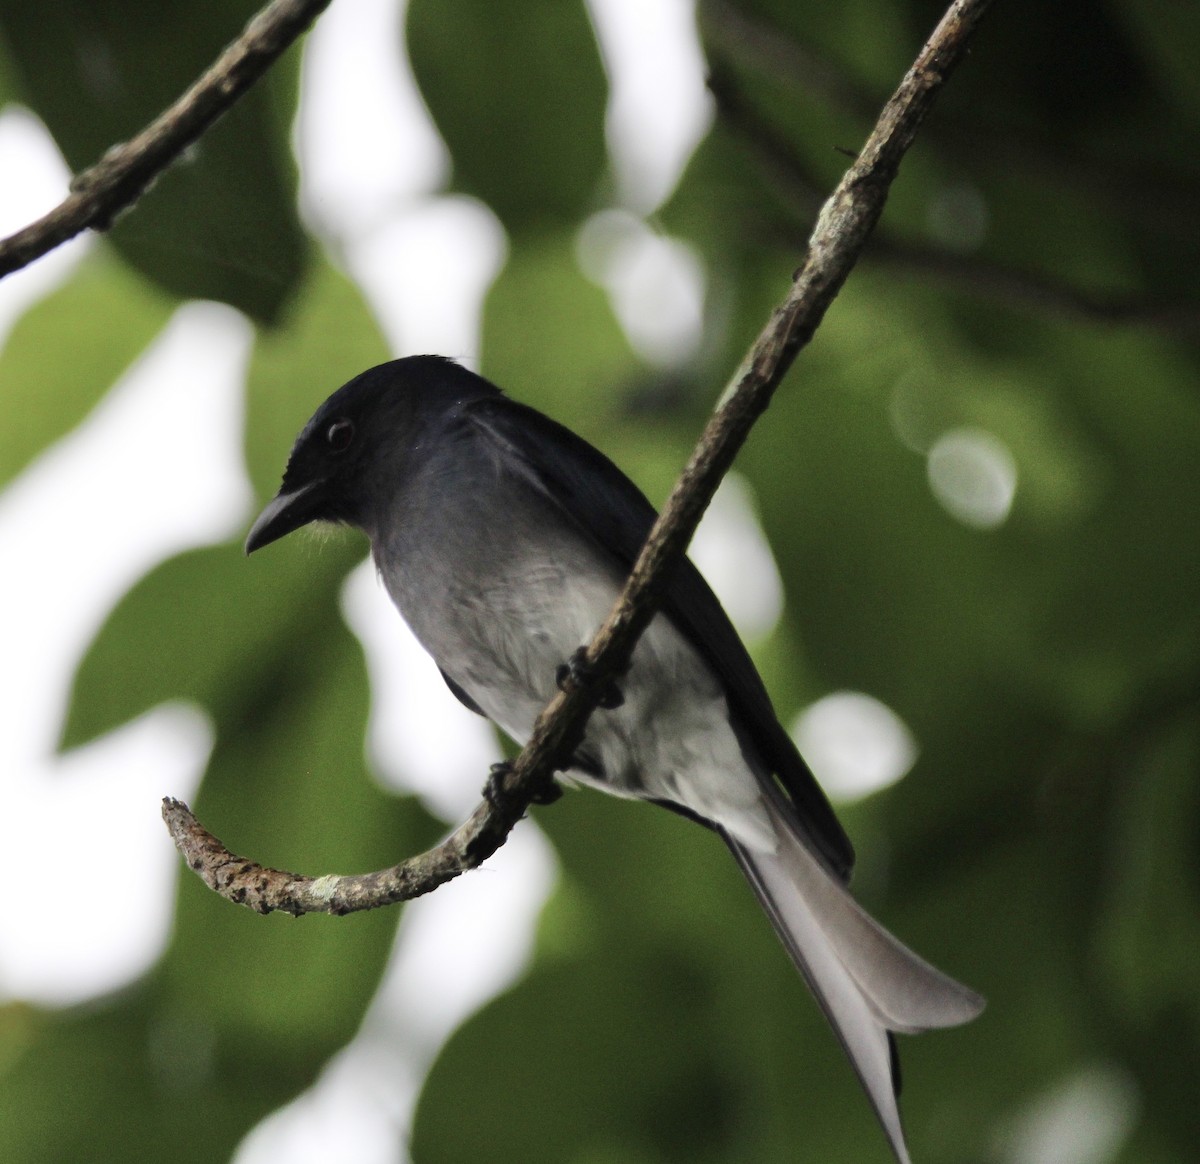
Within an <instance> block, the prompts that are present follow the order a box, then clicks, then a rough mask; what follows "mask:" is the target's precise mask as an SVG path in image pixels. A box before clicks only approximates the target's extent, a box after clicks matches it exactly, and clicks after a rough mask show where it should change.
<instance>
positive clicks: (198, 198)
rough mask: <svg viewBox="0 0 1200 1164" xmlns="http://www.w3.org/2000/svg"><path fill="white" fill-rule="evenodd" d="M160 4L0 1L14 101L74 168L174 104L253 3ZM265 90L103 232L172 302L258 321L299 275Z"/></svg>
mask: <svg viewBox="0 0 1200 1164" xmlns="http://www.w3.org/2000/svg"><path fill="white" fill-rule="evenodd" d="M256 7H257V6H256V5H255V4H249V3H245V2H244V0H219V2H217V3H212V4H205V5H202V6H201V7H199V8H197V7H196V6H195V5H192V4H188V3H185V2H184V0H164V2H163V3H161V4H155V5H154V6H152V7H150V8H147V7H146V6H145V5H144V4H141V3H139V2H138V0H115V2H112V3H106V4H103V5H90V6H83V7H80V6H78V5H49V6H47V5H44V4H39V3H37V2H36V0H9V2H7V3H5V4H4V5H3V6H0V33H2V34H3V36H4V38H5V40H6V42H7V44H8V49H9V53H10V55H11V58H12V60H13V62H14V65H15V67H16V68H17V70H18V71H19V75H20V80H21V86H22V95H23V97H24V99H25V100H26V101H27V102H28V103H29V104H30V105H31V107H32V108H33V109H34V111H35V112H36V113H37V114H38V116H39V117H41V119H42V120H43V121H44V122H45V123H46V125H47V126H48V127H49V129H50V132H51V133H52V134H53V135H54V137H55V140H56V141H57V142H58V144H59V147H60V149H61V150H62V151H63V153H64V154H65V155H66V158H67V162H68V164H69V165H70V166H71V168H72V169H73V170H75V171H77V172H78V171H79V170H82V169H84V168H85V167H87V166H89V165H91V164H92V163H94V162H96V161H98V160H99V158H100V157H101V155H102V154H103V153H104V152H105V150H107V149H108V148H109V147H110V146H113V145H116V144H117V143H119V142H122V141H125V140H126V139H128V138H130V137H132V136H133V135H134V134H135V133H137V132H138V131H139V130H141V129H142V128H143V127H144V126H145V125H146V124H148V123H149V122H150V121H151V120H152V119H153V118H154V117H156V116H157V115H158V114H159V113H161V112H162V111H163V110H164V109H166V108H167V106H168V105H170V104H171V103H172V102H173V101H174V100H175V99H176V98H177V97H179V96H180V95H181V94H182V93H183V92H184V91H185V90H186V89H187V87H188V86H189V85H191V84H192V82H193V81H195V80H196V79H197V78H198V76H199V75H200V73H201V72H202V71H203V70H204V69H206V68H207V67H208V66H209V65H210V64H211V63H212V61H213V60H214V59H215V57H216V55H217V53H218V52H219V51H220V50H221V49H222V48H223V47H224V46H225V44H227V43H228V42H229V41H230V40H232V39H233V37H234V36H236V35H237V34H238V33H239V32H240V31H241V29H242V26H243V24H244V23H245V21H246V20H247V19H248V18H249V16H250V15H251V14H252V13H253V12H254V11H255V9H256ZM271 99H272V95H270V94H268V93H267V92H266V90H265V89H262V88H256V89H254V90H252V91H251V92H250V93H249V94H247V95H246V96H245V97H243V98H242V100H241V101H240V102H239V103H238V104H237V105H236V106H235V107H234V109H233V110H231V111H230V112H229V113H227V114H226V115H225V116H224V117H223V118H222V119H221V120H220V121H219V122H218V123H217V124H216V125H215V126H214V127H213V128H212V129H210V130H209V131H208V132H207V133H206V134H205V135H204V138H203V140H202V141H201V142H200V143H199V144H197V145H196V146H194V147H193V148H192V150H191V151H190V152H189V153H188V154H187V155H186V156H185V157H184V158H183V159H182V160H181V161H179V162H177V163H176V164H175V165H174V166H172V167H171V168H170V169H169V170H168V171H167V172H166V173H165V174H163V175H162V176H161V177H160V178H159V179H158V181H157V182H156V183H155V185H154V186H153V188H152V189H151V190H150V191H149V192H148V193H147V194H146V195H145V196H144V197H143V198H142V199H141V200H140V201H139V203H138V204H137V205H136V207H135V208H134V209H133V210H132V211H130V212H128V213H127V214H125V215H124V216H123V217H122V218H121V219H120V220H119V221H118V222H117V224H116V225H115V226H114V227H113V229H112V231H111V233H110V237H111V238H112V240H113V243H114V245H115V246H116V247H117V249H118V250H119V251H120V252H121V254H122V255H123V256H124V257H125V258H126V259H127V260H128V261H129V262H130V263H131V264H132V265H133V266H134V267H136V268H137V269H138V270H139V271H141V272H142V273H143V274H145V275H146V276H148V277H149V278H150V279H152V280H154V281H155V282H156V283H157V284H158V285H159V286H160V287H162V288H163V289H164V290H166V291H168V292H169V293H170V294H172V295H176V296H179V297H180V298H200V299H218V300H222V301H223V302H226V303H229V304H231V305H232V306H234V307H237V308H240V309H241V310H242V311H245V312H246V313H247V314H248V315H250V316H252V317H253V318H255V319H256V320H258V321H260V322H263V323H270V322H272V321H273V320H275V319H276V317H277V316H278V314H279V312H280V310H281V308H282V306H283V304H284V302H285V301H286V299H287V297H288V295H289V294H290V293H291V292H292V290H293V289H294V288H295V286H296V284H297V283H298V282H299V280H300V278H301V277H302V274H303V271H304V268H305V264H306V262H307V251H306V243H305V242H304V239H303V237H302V235H301V231H300V226H299V222H298V220H297V217H296V210H295V176H294V167H293V163H292V161H291V159H290V156H289V154H288V149H287V144H286V140H285V137H284V135H283V134H282V132H280V124H279V119H278V117H277V116H276V115H275V114H274V113H273V112H272V109H271V105H270V102H271Z"/></svg>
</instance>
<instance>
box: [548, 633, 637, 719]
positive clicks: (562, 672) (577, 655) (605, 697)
mask: <svg viewBox="0 0 1200 1164" xmlns="http://www.w3.org/2000/svg"><path fill="white" fill-rule="evenodd" d="M590 679H591V667H590V666H589V665H588V661H587V648H586V647H580V648H579V649H578V650H577V651H575V652H574V653H573V654H572V655H571V657H570V658H569V659H568V660H567V661H566V662H565V663H562V664H560V665H559V668H558V670H557V671H555V672H554V682H555V683H557V684H558V689H559V691H566V690H567V687H568V686H569V685H570V684H572V683H575V684H579V685H583V684H585V683H587V682H589V680H590ZM624 702H625V696H624V695H622V694H621V689H620V688H619V687H618V686H617V685H616V683H615V682H609V683H606V684H605V685H604V690H603V691H601V692H600V698H599V699H598V700H597V701H596V706H597V707H602V708H604V710H605V711H614V710H615V709H616V708H618V707H620V706H621V705H622V704H623V703H624Z"/></svg>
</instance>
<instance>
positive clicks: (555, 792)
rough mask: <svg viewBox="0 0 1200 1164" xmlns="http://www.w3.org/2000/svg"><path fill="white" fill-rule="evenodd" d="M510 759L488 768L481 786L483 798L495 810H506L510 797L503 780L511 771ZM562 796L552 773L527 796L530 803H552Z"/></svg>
mask: <svg viewBox="0 0 1200 1164" xmlns="http://www.w3.org/2000/svg"><path fill="white" fill-rule="evenodd" d="M512 766H513V765H512V761H511V760H500V761H499V762H498V763H496V764H493V765H492V766H491V768H490V769H488V778H487V783H486V784H485V785H484V786H483V798H484V800H486V801H487V802H488V804H490V805H491V806H492V807H493V808H494V809H496V811H497V812H505V811H507V809H508V807H509V805H510V803H511V801H512V797H511V796H510V794H509V793H508V792H507V790H506V789H505V787H504V780H505V778H506V777H507V776H508V774H509V773H510V772H511V771H512ZM560 796H562V788H561V787H560V786H559V783H558V781H557V780H555V779H554V775H553V774H550V775H548V776H546V777H545V779H544V780H543V781H542V782H541V783H540V784H539V785H538V787H537V788H536V789H534V792H533V795H532V796H530V798H529V803H530V804H553V803H554V802H555V801H556V800H558V798H559V797H560Z"/></svg>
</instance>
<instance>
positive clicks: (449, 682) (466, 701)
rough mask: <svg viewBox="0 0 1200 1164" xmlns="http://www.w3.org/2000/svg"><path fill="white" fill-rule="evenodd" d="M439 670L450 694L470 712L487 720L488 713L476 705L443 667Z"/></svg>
mask: <svg viewBox="0 0 1200 1164" xmlns="http://www.w3.org/2000/svg"><path fill="white" fill-rule="evenodd" d="M438 670H439V671H441V674H442V678H443V679H445V680H446V686H447V687H449V688H450V694H451V695H453V696H454V698H455V699H457V700H458V702H459V703H461V704H462V705H463V707H465V708H466V709H467V710H468V711H473V712H474V713H475V714H476V715H482V716H483V718H484V719H487V712H486V711H484V710H483V708H482V707H480V706H479V704H478V703H476V702H475V700H473V699H472V698H471V697H470V696H469V695H468V694H467V693H466V692H465V691H464V690H463V689H462V688H461V687H459V685H458V684H457V683H455V682H454V680H453V679H451V678H450V676H449V675H447V674H446V672H445V671H442V669H441V667H439V668H438Z"/></svg>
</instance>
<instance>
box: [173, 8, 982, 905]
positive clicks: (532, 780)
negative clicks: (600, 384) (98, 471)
mask: <svg viewBox="0 0 1200 1164" xmlns="http://www.w3.org/2000/svg"><path fill="white" fill-rule="evenodd" d="M990 2H991V0H955V2H954V3H953V4H952V5H951V6H950V8H949V10H948V11H947V13H946V15H945V16H944V17H943V18H942V21H941V23H940V24H939V25H938V26H937V28H936V29H935V30H934V33H933V35H932V36H931V37H930V39H929V42H928V43H927V44H926V45H925V47H924V48H923V49H922V50H921V53H920V55H919V56H918V57H917V60H916V63H915V64H914V65H913V67H912V68H911V69H910V70H909V72H908V74H907V75H906V76H905V77H904V80H903V81H902V82H901V83H900V87H899V88H898V89H897V90H896V93H895V94H894V95H893V97H892V98H891V100H890V101H888V103H887V105H886V106H885V107H884V109H883V112H882V114H881V115H880V117H879V121H878V123H877V124H876V126H875V129H874V131H873V132H872V133H871V136H870V138H869V139H868V140H867V143H866V145H865V146H864V147H863V149H862V152H861V153H860V154H859V156H858V159H857V161H855V163H854V165H852V166H851V167H850V169H849V171H847V173H846V175H845V176H844V177H843V178H842V181H841V182H840V183H839V185H838V187H837V189H836V190H835V191H834V192H833V195H832V196H831V197H830V198H829V200H828V201H827V202H826V204H825V207H824V209H823V210H822V212H821V215H820V218H819V220H818V222H817V226H816V229H815V230H814V231H813V234H812V238H811V239H810V240H809V245H808V253H807V256H806V257H805V260H804V263H803V265H802V266H801V268H800V269H799V270H798V271H797V272H796V275H795V278H794V280H793V283H792V286H791V289H790V290H789V292H788V295H787V297H786V298H785V299H784V301H783V303H781V304H780V306H779V307H777V308H776V309H775V311H774V312H772V314H771V318H770V320H769V322H768V323H767V326H766V327H765V328H764V329H763V331H762V333H761V334H760V335H759V337H758V339H757V340H755V342H754V344H753V346H752V347H751V349H750V352H749V354H748V355H747V357H746V359H745V361H744V362H743V364H742V366H741V368H740V369H739V371H738V372H737V374H736V376H735V377H734V379H733V381H732V382H731V384H730V386H729V388H728V389H727V392H726V396H725V398H724V400H723V402H722V403H721V404H720V405H719V406H718V408H717V410H716V411H715V412H714V414H713V416H712V418H711V419H710V420H709V422H708V425H707V426H706V427H705V430H704V433H703V435H702V436H701V438H700V441H699V443H698V444H697V446H696V449H695V451H694V452H693V453H692V456H691V458H690V460H689V461H688V463H687V466H686V467H685V468H684V470H683V473H682V475H681V476H680V478H679V480H678V481H677V482H676V484H675V488H674V489H673V490H672V491H671V495H670V497H669V498H668V499H667V503H666V505H665V506H664V507H663V511H662V513H661V514H660V516H659V518H658V520H657V521H656V522H655V524H654V528H653V529H652V530H651V531H650V535H649V537H648V538H647V540H646V544H645V546H644V547H643V548H642V551H641V553H640V554H639V555H638V559H637V561H636V562H635V563H634V566H633V570H632V571H631V573H630V575H629V579H628V581H627V582H626V584H625V588H624V590H623V591H622V593H621V597H620V599H619V600H618V601H617V604H616V605H615V606H614V608H613V610H612V612H611V613H610V614H609V616H608V619H607V620H606V621H605V623H604V625H603V626H602V627H601V628H600V630H599V631H598V632H597V634H596V636H595V638H594V639H593V640H592V642H591V645H590V646H589V647H588V649H587V655H586V663H585V666H584V667H583V668H582V669H581V672H582V675H583V676H584V678H583V679H582V680H581V681H579V682H570V683H568V684H567V686H566V690H564V691H561V692H559V693H558V694H557V695H556V696H555V697H554V699H553V700H551V702H550V704H549V705H548V706H547V707H546V709H545V710H544V711H543V712H542V714H541V715H540V716H539V717H538V721H537V723H536V724H535V725H534V729H533V735H532V736H531V737H530V739H529V742H528V743H527V744H526V745H525V748H524V749H523V750H522V752H521V754H520V755H519V756H518V757H517V759H516V760H515V761H514V762H513V764H512V766H511V768H510V769H509V771H508V774H507V776H506V777H505V779H504V780H503V792H504V796H503V797H502V798H500V799H501V801H502V807H501V808H497V807H495V806H493V805H492V804H490V803H485V804H481V805H480V806H479V807H478V808H477V809H476V810H475V813H474V815H473V816H472V817H471V819H470V820H469V821H468V822H467V823H466V824H465V825H463V826H462V828H460V829H459V830H458V831H456V832H455V833H454V834H453V835H452V836H451V837H450V839H449V840H448V841H446V842H445V843H444V844H442V845H440V846H438V847H437V848H436V849H433V850H431V851H430V852H428V853H423V854H421V855H420V856H418V857H414V858H411V859H410V860H408V861H404V862H402V863H401V864H400V865H397V866H395V867H394V868H393V869H388V870H384V871H382V872H379V873H369V874H366V875H364V876H362V877H352V876H346V877H322V878H318V879H316V880H312V879H309V878H295V877H293V876H292V875H291V874H287V873H282V872H279V871H276V870H267V869H263V868H262V867H260V866H258V865H255V864H253V863H251V862H246V861H242V860H241V859H240V858H237V857H234V856H233V855H232V854H230V853H229V852H228V850H226V849H225V848H224V847H223V846H221V845H220V842H218V841H216V839H215V838H213V837H211V836H210V835H209V834H208V833H206V832H204V830H203V829H202V827H201V826H200V825H199V823H198V822H196V821H195V818H194V817H192V816H191V814H190V813H188V812H187V810H186V809H185V808H184V807H183V806H182V805H179V804H178V803H177V802H175V801H167V802H165V803H164V806H163V814H164V817H165V818H166V819H167V823H168V826H169V827H170V828H171V832H172V836H174V837H175V838H176V843H177V844H179V846H180V848H181V850H184V851H185V853H186V855H187V858H188V863H189V864H190V865H191V867H192V868H193V869H194V870H195V871H196V872H197V873H199V874H200V876H202V877H203V878H204V879H205V881H206V882H207V883H208V884H209V885H210V886H212V887H213V888H214V889H216V890H217V891H218V892H221V893H224V894H225V895H226V896H229V897H230V898H231V899H232V900H235V901H238V902H240V903H241V904H244V905H248V906H250V907H251V908H254V909H257V910H260V911H262V912H268V911H270V910H272V909H286V910H288V911H290V912H292V913H297V912H307V911H309V910H316V911H323V912H329V913H346V912H349V911H351V910H357V909H367V908H371V907H373V906H376V905H382V904H386V903H389V902H393V901H398V900H402V899H404V898H408V897H415V896H417V895H418V894H421V893H427V892H429V891H430V890H431V889H434V888H436V886H437V885H440V884H441V883H442V882H444V881H446V880H448V879H450V878H451V877H454V876H457V875H458V874H459V873H462V872H465V871H466V870H467V869H470V868H473V867H474V866H475V865H478V864H479V863H480V861H482V860H483V859H485V858H486V857H487V856H488V855H489V854H490V853H491V852H493V851H494V850H495V849H496V848H497V847H498V846H499V845H500V844H501V843H502V842H503V839H504V837H505V836H507V834H508V832H509V831H510V829H511V828H512V826H513V824H515V822H516V820H517V819H518V818H519V817H520V815H521V813H522V812H523V811H524V810H525V808H527V807H528V805H529V803H530V802H531V799H532V797H533V796H534V795H535V794H536V792H537V791H538V790H539V789H544V787H545V784H546V781H547V780H548V779H549V777H550V775H551V774H552V773H553V772H555V771H558V770H561V769H562V768H564V767H565V766H567V764H568V762H569V760H570V757H571V755H572V754H573V753H574V751H575V749H576V747H577V745H578V743H579V741H580V740H581V739H582V738H583V732H584V728H585V726H586V724H587V719H588V716H589V715H590V714H591V712H592V710H593V708H594V707H595V706H596V703H597V701H598V700H599V698H600V696H601V694H602V692H603V691H604V689H605V687H606V686H607V684H608V683H609V682H610V681H611V680H612V679H613V678H615V677H616V676H617V675H618V674H619V673H620V672H621V671H623V670H624V669H625V667H626V666H627V665H628V662H629V659H630V657H631V655H632V653H633V648H634V645H635V644H636V642H637V638H638V636H639V635H640V634H641V632H642V631H643V630H644V629H645V628H646V626H647V625H648V624H649V623H650V620H651V619H652V618H653V617H654V613H655V611H656V609H657V607H658V604H659V602H660V600H661V598H662V596H663V592H664V590H665V589H666V586H667V584H668V582H669V580H670V576H671V570H672V569H673V567H675V566H676V565H677V564H678V562H679V561H680V559H681V558H682V557H683V555H684V552H685V551H686V549H687V545H688V542H689V541H690V540H691V537H692V534H693V532H694V531H695V528H696V525H697V524H698V522H699V521H700V517H701V515H702V514H703V512H704V510H705V508H706V507H707V505H708V503H709V501H710V500H711V498H712V495H713V494H714V493H715V492H716V489H717V486H718V484H719V483H720V481H721V478H722V477H723V476H724V474H725V472H726V470H727V469H728V468H729V466H730V465H731V464H732V462H733V459H734V456H735V454H736V453H737V451H738V449H739V448H740V447H741V445H742V443H743V442H744V441H745V439H746V436H747V435H748V433H749V432H750V428H751V426H752V425H753V423H754V421H755V420H756V419H757V418H758V416H759V415H761V413H762V412H763V410H764V409H765V408H766V407H767V404H768V403H769V402H770V399H771V396H772V394H773V393H774V391H775V389H776V388H777V387H778V385H779V382H780V380H781V379H782V378H783V376H784V373H785V372H786V371H787V370H788V368H789V367H790V366H791V363H792V361H793V360H794V359H795V357H796V353H797V352H799V350H800V349H801V348H802V347H803V346H804V345H805V344H806V343H807V342H808V341H809V339H811V337H812V335H813V332H814V331H815V330H816V328H817V325H818V324H819V323H820V322H821V319H822V317H823V316H824V314H825V312H826V310H827V309H828V307H829V305H830V304H831V303H832V302H833V299H834V297H835V296H836V295H837V292H838V290H839V289H840V288H841V286H842V284H843V282H845V280H846V277H847V275H849V273H850V270H851V269H852V267H853V266H854V263H855V261H856V260H857V259H858V257H859V255H860V254H861V253H862V250H863V247H864V246H865V244H866V241H867V237H868V236H869V234H870V233H871V230H872V228H873V227H874V225H875V223H876V222H877V221H878V219H879V216H880V214H881V213H882V212H883V206H884V203H885V201H886V200H887V194H888V188H889V186H890V185H891V182H892V180H893V178H895V176H896V170H897V168H898V166H899V164H900V159H901V158H902V157H903V156H904V153H905V151H906V150H907V149H908V147H909V146H910V145H911V144H912V141H913V138H914V137H915V136H916V133H917V130H918V128H919V127H920V125H921V122H922V121H923V120H924V119H925V116H926V115H927V114H928V112H929V110H930V108H931V107H932V105H933V101H934V98H935V97H936V95H937V93H938V91H939V90H940V88H941V87H942V85H943V84H944V83H945V81H946V78H947V77H948V76H949V74H950V72H951V71H952V70H953V68H954V67H955V66H956V65H957V64H958V63H959V61H961V60H962V58H963V56H964V55H965V54H966V49H967V44H968V42H969V40H970V37H971V34H972V32H973V31H974V29H975V27H976V25H977V24H978V22H979V20H980V18H981V17H982V15H983V13H984V11H985V10H986V9H987V8H988V6H989V4H990Z"/></svg>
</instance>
